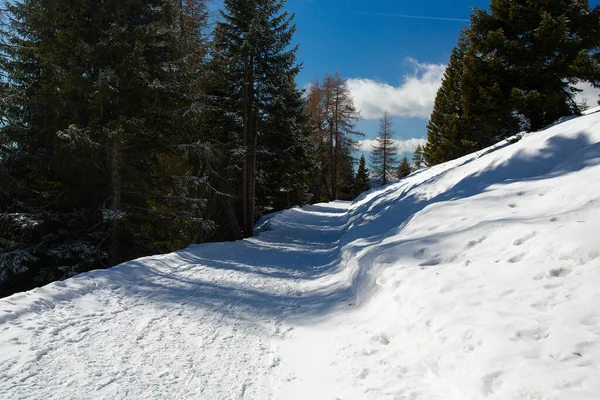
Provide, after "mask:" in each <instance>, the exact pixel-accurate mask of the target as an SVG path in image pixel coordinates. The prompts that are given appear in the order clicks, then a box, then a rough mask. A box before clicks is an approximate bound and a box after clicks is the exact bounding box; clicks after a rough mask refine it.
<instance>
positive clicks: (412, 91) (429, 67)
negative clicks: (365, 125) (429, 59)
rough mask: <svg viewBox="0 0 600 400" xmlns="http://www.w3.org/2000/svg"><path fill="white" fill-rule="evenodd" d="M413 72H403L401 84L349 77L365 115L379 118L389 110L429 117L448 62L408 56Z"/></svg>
mask: <svg viewBox="0 0 600 400" xmlns="http://www.w3.org/2000/svg"><path fill="white" fill-rule="evenodd" d="M407 61H408V62H409V63H411V64H413V66H414V72H413V73H412V74H410V75H406V76H404V79H403V81H402V83H401V84H400V85H399V86H392V85H389V84H387V83H384V82H377V81H374V80H371V79H362V78H352V79H348V87H349V89H350V92H351V93H352V96H353V98H354V104H355V105H356V107H357V108H358V109H359V110H360V111H361V114H362V117H363V118H365V119H377V118H380V117H381V115H382V114H383V111H385V110H387V111H388V112H389V113H390V114H391V115H392V116H394V117H417V118H425V119H427V118H429V115H430V114H431V111H432V110H433V102H434V100H435V95H436V93H437V90H438V88H439V87H440V84H441V82H442V77H443V74H444V70H445V69H446V66H445V65H443V64H428V63H424V64H421V63H419V62H418V61H416V60H414V59H412V58H409V59H408V60H407Z"/></svg>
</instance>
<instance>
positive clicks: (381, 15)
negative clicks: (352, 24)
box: [345, 12, 471, 22]
mask: <svg viewBox="0 0 600 400" xmlns="http://www.w3.org/2000/svg"><path fill="white" fill-rule="evenodd" d="M345 14H348V15H366V16H371V17H392V18H413V19H433V20H437V21H458V22H471V21H470V20H468V19H462V18H443V17H427V16H424V15H405V14H384V13H353V12H349V13H345Z"/></svg>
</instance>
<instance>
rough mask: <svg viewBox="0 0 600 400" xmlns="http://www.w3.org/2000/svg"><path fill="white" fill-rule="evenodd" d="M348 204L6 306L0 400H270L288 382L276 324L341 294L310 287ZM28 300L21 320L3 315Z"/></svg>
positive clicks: (296, 214)
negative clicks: (177, 399)
mask: <svg viewBox="0 0 600 400" xmlns="http://www.w3.org/2000/svg"><path fill="white" fill-rule="evenodd" d="M348 205H349V203H344V202H336V203H332V204H327V205H315V206H310V207H305V208H303V209H299V208H296V209H291V210H287V211H284V212H281V213H278V214H276V215H275V216H273V217H272V218H271V220H269V221H267V222H265V223H264V224H262V226H261V227H260V229H261V230H262V232H261V233H260V234H259V235H258V237H256V238H253V239H248V240H244V241H239V242H234V243H215V244H206V245H198V246H191V247H189V248H187V249H185V250H182V251H179V252H176V253H172V254H167V255H160V256H154V257H148V258H144V259H140V260H135V261H132V262H129V263H126V264H123V265H121V266H118V267H115V268H113V269H110V270H108V271H93V272H91V273H88V274H83V275H80V276H77V277H75V278H74V279H72V280H70V281H69V285H68V286H65V285H64V283H61V282H58V283H54V284H51V285H48V286H46V287H44V288H40V289H36V290H34V291H32V292H28V293H23V294H19V295H16V297H11V298H8V299H6V300H5V301H4V303H2V306H3V307H2V310H1V313H0V327H1V329H2V332H1V333H0V338H2V339H6V340H8V341H9V342H10V343H11V344H12V345H18V346H11V347H10V348H9V347H7V346H2V348H7V349H9V350H11V351H9V352H2V354H0V398H3V399H9V398H28V399H32V398H39V399H50V398H94V399H97V398H106V399H116V398H140V399H141V398H144V399H146V398H155V399H167V398H195V399H229V398H252V399H267V398H273V397H274V396H276V393H275V392H276V390H277V388H278V386H279V382H280V381H281V380H282V379H283V380H285V379H294V378H293V377H282V376H281V373H280V371H279V370H281V367H282V364H283V363H285V360H282V359H281V355H280V354H279V347H280V343H281V342H282V341H284V340H285V339H286V338H287V337H289V336H291V335H292V333H293V329H294V326H293V325H288V324H286V323H285V320H286V318H288V317H290V316H291V315H294V316H295V317H296V318H299V317H300V316H301V315H304V316H305V317H311V316H312V317H317V316H323V315H324V314H326V313H327V312H328V311H329V310H331V309H332V308H334V307H336V306H338V305H339V304H340V303H341V302H342V301H343V300H345V299H348V298H349V296H350V288H349V287H347V286H344V285H343V284H341V283H340V284H338V285H335V284H331V282H329V283H330V285H327V286H325V287H322V286H319V285H316V286H314V285H310V282H311V281H312V282H314V281H316V280H320V279H322V278H324V277H327V276H328V275H331V274H334V273H335V272H336V271H337V270H338V268H339V261H340V260H339V257H340V255H339V250H338V241H339V239H340V237H341V235H342V234H343V232H344V231H345V227H346V225H347V213H346V209H347V207H348ZM274 225H277V226H276V228H277V229H273V228H274V227H275V226H274ZM309 286H312V287H313V289H307V288H308V287H309ZM40 294H42V295H43V294H45V295H46V296H43V298H44V300H40ZM19 297H20V298H19ZM23 297H24V298H23ZM27 297H31V299H32V302H31V304H30V307H29V309H28V310H27V312H25V310H23V309H22V307H20V308H17V307H16V306H15V307H14V309H11V304H16V303H19V304H23V301H26V298H27ZM309 351H310V350H309Z"/></svg>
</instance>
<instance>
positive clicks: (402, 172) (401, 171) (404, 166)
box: [396, 156, 412, 179]
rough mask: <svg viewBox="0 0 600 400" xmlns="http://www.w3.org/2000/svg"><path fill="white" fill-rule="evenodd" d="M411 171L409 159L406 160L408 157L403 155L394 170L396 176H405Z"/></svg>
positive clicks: (400, 177) (399, 177)
mask: <svg viewBox="0 0 600 400" xmlns="http://www.w3.org/2000/svg"><path fill="white" fill-rule="evenodd" d="M411 173H412V167H411V166H410V161H408V157H406V156H404V157H403V158H402V161H400V165H398V169H397V170H396V177H397V178H398V179H402V178H405V177H407V176H409V175H410V174H411Z"/></svg>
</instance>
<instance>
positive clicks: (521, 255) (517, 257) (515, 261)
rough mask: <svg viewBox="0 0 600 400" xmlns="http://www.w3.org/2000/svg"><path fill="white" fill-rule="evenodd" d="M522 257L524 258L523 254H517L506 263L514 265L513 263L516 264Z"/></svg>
mask: <svg viewBox="0 0 600 400" xmlns="http://www.w3.org/2000/svg"><path fill="white" fill-rule="evenodd" d="M523 257H525V254H518V255H516V256H514V257H511V258H509V259H508V262H509V263H511V264H515V263H518V262H519V261H521V260H522V259H523Z"/></svg>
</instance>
